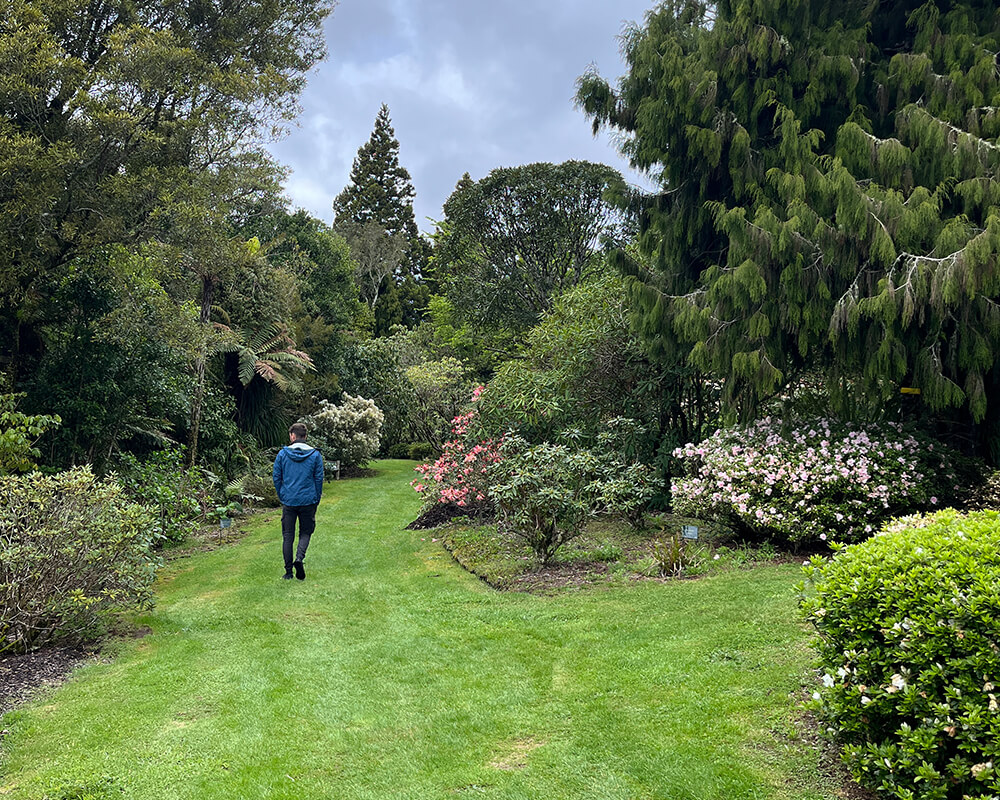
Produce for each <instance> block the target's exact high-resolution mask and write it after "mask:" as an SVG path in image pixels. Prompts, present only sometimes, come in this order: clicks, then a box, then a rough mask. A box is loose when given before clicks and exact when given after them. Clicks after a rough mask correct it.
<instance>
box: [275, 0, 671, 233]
mask: <svg viewBox="0 0 1000 800" xmlns="http://www.w3.org/2000/svg"><path fill="white" fill-rule="evenodd" d="M653 4H654V3H653V2H652V0H506V2H503V1H502V0H501V2H495V1H494V2H491V1H490V0H340V4H339V5H338V6H337V8H336V10H335V11H334V13H333V15H332V16H331V17H330V18H329V19H328V20H327V27H326V32H327V41H328V44H329V50H330V55H329V57H328V58H327V60H326V61H325V62H324V63H322V64H320V65H319V66H318V67H317V68H316V69H315V70H314V71H313V72H312V73H311V75H310V77H309V85H308V87H307V88H306V90H305V92H304V94H303V96H302V106H303V109H304V111H303V114H302V116H301V118H300V119H299V124H298V127H296V128H294V129H293V130H292V131H291V133H290V134H289V135H288V137H286V138H285V139H283V140H282V141H280V142H278V143H276V144H274V145H272V146H271V151H272V153H273V154H274V155H275V156H276V157H277V158H278V160H279V161H280V162H282V163H283V164H285V165H286V166H288V167H290V168H291V170H292V175H291V177H290V178H289V181H288V184H287V191H288V194H289V196H290V197H291V199H292V202H293V204H294V205H295V206H297V207H300V208H304V209H306V210H307V211H309V212H310V213H311V214H313V215H314V216H316V217H318V218H320V219H322V220H324V221H326V222H330V221H331V220H332V217H333V212H332V210H331V205H332V203H333V198H334V197H336V195H337V194H338V193H339V192H340V190H341V189H342V188H343V187H344V186H345V185H346V184H347V181H348V178H349V176H350V171H351V164H352V162H353V160H354V156H355V154H356V153H357V151H358V148H359V147H361V145H363V144H364V143H365V142H366V141H368V137H369V136H370V135H371V131H372V126H373V124H374V122H375V115H376V113H377V112H378V109H379V106H380V105H381V104H382V103H386V104H387V105H388V106H389V110H390V113H391V116H392V122H393V127H394V128H395V131H396V138H397V139H398V140H399V142H400V162H401V163H402V165H403V166H404V167H406V168H407V169H408V170H409V172H410V175H411V176H412V178H413V185H414V188H415V189H416V192H417V196H416V200H415V201H414V211H415V212H416V216H417V224H418V225H419V226H420V228H421V229H422V230H424V231H426V232H429V231H431V230H432V229H433V225H432V224H431V223H430V222H429V221H428V218H431V219H434V220H439V219H440V218H441V216H442V213H441V205H442V204H443V203H444V201H445V200H446V199H447V198H448V195H450V194H451V192H452V190H453V189H454V187H455V184H456V183H457V182H458V179H459V178H461V176H462V174H463V173H464V172H468V173H470V175H471V176H472V178H473V179H479V178H482V177H483V176H485V175H486V174H487V173H488V172H489V171H490V170H491V169H494V168H495V167H508V166H516V165H518V164H530V163H532V162H536V161H552V162H556V163H558V162H561V161H566V160H568V159H579V160H588V161H599V162H603V163H605V164H611V165H612V166H614V167H616V168H618V169H620V170H621V171H622V172H623V174H625V176H626V179H627V180H629V181H630V182H632V183H639V184H642V183H643V181H642V179H641V178H640V177H639V176H638V175H636V174H635V173H632V172H630V171H629V170H628V167H627V165H626V164H625V162H623V161H622V160H621V158H620V157H619V156H618V152H617V149H616V148H615V146H614V144H613V142H612V140H611V138H610V136H609V135H607V134H604V133H602V134H600V135H599V136H598V137H597V138H594V137H593V136H592V135H591V127H590V122H589V121H588V119H587V118H586V116H585V115H584V114H583V112H582V111H580V110H579V109H577V108H576V107H575V106H574V104H573V95H574V93H575V82H576V79H577V78H578V77H579V76H580V75H581V74H583V72H584V71H585V70H586V69H587V67H588V65H590V64H594V65H596V66H597V69H598V71H599V72H600V73H601V75H602V76H604V77H605V78H607V79H609V80H611V81H612V82H614V81H616V80H617V78H618V77H619V76H620V75H621V74H623V73H624V71H625V67H624V64H623V62H622V60H621V56H620V54H619V51H618V35H619V34H620V33H621V31H622V28H623V26H624V25H625V23H627V22H633V21H634V22H641V21H642V19H643V16H644V14H645V12H646V11H647V10H648V9H650V8H651V7H652V6H653Z"/></svg>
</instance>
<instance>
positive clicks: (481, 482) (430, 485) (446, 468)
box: [411, 386, 500, 510]
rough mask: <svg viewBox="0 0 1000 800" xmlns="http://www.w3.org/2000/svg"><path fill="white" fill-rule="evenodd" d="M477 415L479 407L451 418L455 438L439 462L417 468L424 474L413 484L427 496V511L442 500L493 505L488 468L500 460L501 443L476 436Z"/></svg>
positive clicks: (475, 395)
mask: <svg viewBox="0 0 1000 800" xmlns="http://www.w3.org/2000/svg"><path fill="white" fill-rule="evenodd" d="M482 391H483V387H482V386H478V387H476V389H475V390H474V391H473V393H472V401H473V403H475V402H476V401H477V400H478V399H479V395H480V394H481V393H482ZM476 417H477V411H476V410H475V409H473V410H471V411H469V412H467V413H465V414H460V415H459V416H457V417H455V419H453V420H452V421H451V432H452V435H453V436H454V437H455V438H453V439H451V440H450V441H447V442H445V444H444V447H443V449H442V453H441V456H440V457H439V458H438V459H437V460H436V461H434V462H433V463H432V464H421V465H420V466H418V467H417V468H416V470H417V472H419V473H420V476H421V477H420V478H417V479H416V480H414V481H412V482H411V485H412V486H413V488H414V489H416V491H417V492H418V493H420V495H421V496H422V497H423V498H424V508H425V510H426V509H427V508H429V507H431V506H434V505H437V504H441V503H443V504H447V503H452V504H454V505H456V506H458V507H459V508H470V509H471V508H476V507H482V506H485V505H491V504H492V498H491V497H490V492H489V486H490V481H489V478H488V475H487V471H488V470H489V467H490V466H492V465H493V464H495V463H497V462H498V461H499V460H500V449H499V445H500V442H499V441H497V440H493V439H487V440H485V441H479V440H477V439H476V437H475V435H474V433H473V428H474V423H475V421H476Z"/></svg>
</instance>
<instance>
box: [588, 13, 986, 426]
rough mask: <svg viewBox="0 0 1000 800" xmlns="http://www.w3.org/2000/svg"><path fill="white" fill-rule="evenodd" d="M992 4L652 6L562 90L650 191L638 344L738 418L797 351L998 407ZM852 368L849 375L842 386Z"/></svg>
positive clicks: (874, 388)
mask: <svg viewBox="0 0 1000 800" xmlns="http://www.w3.org/2000/svg"><path fill="white" fill-rule="evenodd" d="M998 50H1000V14H998V11H997V7H996V5H995V4H994V3H992V2H957V3H951V2H949V3H945V2H934V0H930V1H929V2H926V1H924V0H896V1H895V2H889V3H858V2H850V1H849V0H842V1H840V2H827V3H812V2H800V0H768V1H767V2H760V3H752V4H751V3H742V2H720V3H717V4H708V3H703V2H696V1H695V0H672V1H671V2H666V3H663V4H661V5H659V6H658V7H657V8H656V9H655V10H653V11H652V12H650V13H649V14H648V16H647V19H646V21H645V25H644V26H642V27H636V28H634V29H632V30H631V31H629V32H628V33H627V35H626V36H625V37H624V54H625V57H626V59H627V61H628V64H629V71H628V74H627V75H626V76H625V77H623V78H622V79H621V81H620V83H619V85H618V86H617V87H616V88H614V89H613V88H612V87H611V86H610V85H609V84H608V83H607V82H606V81H604V80H603V79H601V78H600V77H599V76H598V75H596V74H593V73H591V74H587V75H585V76H584V77H583V78H582V79H581V80H580V86H579V94H578V100H579V102H580V103H581V104H582V105H583V107H584V108H585V110H586V111H587V112H588V114H590V116H591V117H592V118H593V121H594V126H595V129H597V128H600V127H605V126H606V127H609V128H612V129H614V130H616V131H619V132H620V133H621V134H623V145H622V149H623V152H624V153H626V154H627V155H628V157H629V158H630V159H631V161H632V163H633V164H634V165H635V166H637V167H638V168H640V169H643V170H646V171H649V172H651V173H653V174H655V175H658V176H659V177H660V179H661V182H662V187H663V188H662V191H661V192H660V193H659V194H656V195H654V196H649V197H641V196H632V197H627V198H623V202H624V203H626V204H628V203H631V204H632V207H633V208H635V209H636V210H638V211H639V212H640V214H641V220H642V224H641V234H640V239H639V257H638V258H634V259H633V258H628V257H626V256H625V255H624V254H620V257H619V263H620V264H621V266H622V267H623V268H624V269H625V271H626V272H627V273H628V274H630V275H631V276H632V277H633V290H632V291H633V297H634V300H635V301H636V308H637V320H638V323H639V328H640V330H641V332H642V334H643V336H644V338H645V340H646V341H647V343H648V344H649V346H650V347H651V349H652V351H653V352H654V353H658V354H660V355H661V356H665V357H670V355H669V354H670V353H671V352H672V351H675V350H678V349H680V350H682V351H683V352H685V353H687V354H688V358H689V360H690V362H691V363H692V364H693V365H696V366H698V367H700V368H704V369H709V370H712V371H714V372H715V373H717V374H718V375H720V376H722V377H724V378H725V379H726V389H727V394H728V396H729V398H730V400H731V401H732V402H733V403H734V405H737V406H739V407H741V408H742V410H744V411H745V412H749V411H752V409H753V407H754V406H755V405H756V404H757V403H758V402H759V400H760V399H761V398H762V397H766V396H768V395H769V394H771V393H773V392H774V391H776V390H777V389H779V388H780V387H781V386H783V385H785V384H786V383H787V381H789V380H790V379H791V378H793V377H794V376H795V375H796V374H797V373H798V372H799V371H800V370H802V369H804V368H809V367H812V366H815V365H817V364H820V365H826V366H828V367H829V373H830V374H831V376H833V377H834V378H840V379H842V381H843V380H847V379H849V380H850V381H851V382H848V383H843V382H841V383H840V384H839V385H840V386H841V387H843V386H845V385H850V386H853V387H854V390H855V391H861V390H865V391H869V392H877V393H882V394H889V393H892V392H895V391H898V386H899V385H900V384H901V383H903V384H910V385H915V386H917V387H919V388H920V389H921V390H922V392H923V398H924V400H925V401H926V402H927V403H928V404H929V405H930V406H931V407H933V408H937V409H941V408H944V407H948V406H953V407H962V408H964V409H965V410H966V412H967V413H968V414H969V415H970V416H971V417H972V418H973V419H976V420H981V419H983V418H984V416H985V415H986V413H987V408H988V407H989V408H990V410H991V411H996V410H997V409H996V406H997V405H1000V391H998V389H1000V381H998V380H997V372H996V369H995V368H994V364H995V363H996V362H997V360H998V356H1000V313H998V308H1000V307H998V305H997V301H998V300H1000V282H998V278H1000V275H998V270H997V252H998V248H1000V213H998V209H1000V182H998V171H997V166H998V153H1000V148H998V144H997V134H998V132H1000V116H998V115H997V112H996V108H997V106H1000V74H998V69H997V55H996V54H997V52H998ZM857 379H860V380H861V383H860V384H859V383H857Z"/></svg>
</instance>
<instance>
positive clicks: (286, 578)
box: [281, 570, 292, 581]
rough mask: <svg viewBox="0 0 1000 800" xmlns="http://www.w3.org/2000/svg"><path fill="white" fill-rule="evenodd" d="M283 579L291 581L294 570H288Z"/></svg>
mask: <svg viewBox="0 0 1000 800" xmlns="http://www.w3.org/2000/svg"><path fill="white" fill-rule="evenodd" d="M281 579H282V580H285V581H290V580H291V579H292V571H291V570H288V572H286V573H285V574H284V575H282V576H281Z"/></svg>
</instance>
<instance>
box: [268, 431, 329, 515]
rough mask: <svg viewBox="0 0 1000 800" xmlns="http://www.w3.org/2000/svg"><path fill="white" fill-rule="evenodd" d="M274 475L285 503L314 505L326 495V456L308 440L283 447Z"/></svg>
mask: <svg viewBox="0 0 1000 800" xmlns="http://www.w3.org/2000/svg"><path fill="white" fill-rule="evenodd" d="M271 477H272V478H273V479H274V488H275V489H276V490H277V492H278V499H279V500H280V501H281V504H282V505H283V506H311V505H313V504H315V503H318V502H319V499H320V497H322V496H323V456H322V454H321V453H320V452H319V450H317V449H316V448H315V447H312V446H311V445H308V444H306V443H305V442H294V443H292V444H290V445H288V446H287V447H282V448H281V452H279V453H278V457H277V458H276V459H274V470H273V471H272V474H271Z"/></svg>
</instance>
